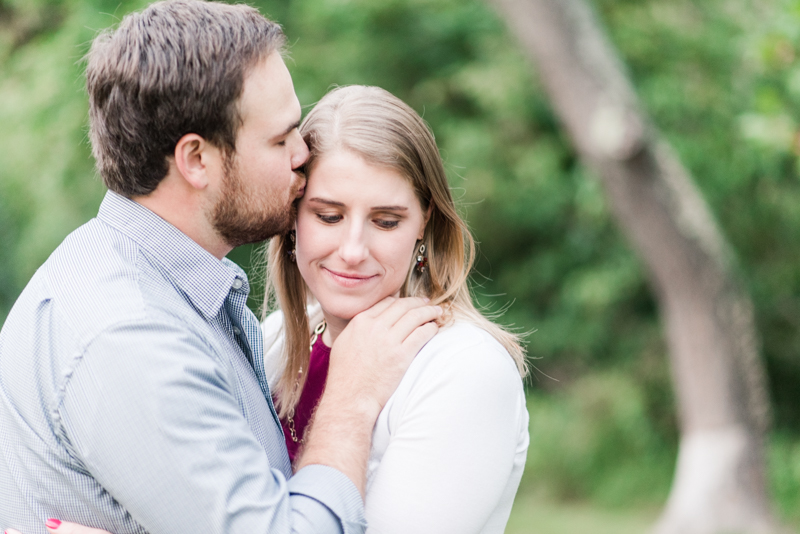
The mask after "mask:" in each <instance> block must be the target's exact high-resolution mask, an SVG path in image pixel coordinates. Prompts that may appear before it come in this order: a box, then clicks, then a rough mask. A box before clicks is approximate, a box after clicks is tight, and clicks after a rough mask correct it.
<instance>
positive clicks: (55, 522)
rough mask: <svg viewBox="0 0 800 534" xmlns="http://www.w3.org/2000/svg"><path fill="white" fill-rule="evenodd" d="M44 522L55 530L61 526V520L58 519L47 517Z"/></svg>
mask: <svg viewBox="0 0 800 534" xmlns="http://www.w3.org/2000/svg"><path fill="white" fill-rule="evenodd" d="M44 524H45V526H46V527H47V528H52V529H53V530H55V529H57V528H58V527H60V526H61V521H59V520H58V519H48V520H47V521H45V522H44Z"/></svg>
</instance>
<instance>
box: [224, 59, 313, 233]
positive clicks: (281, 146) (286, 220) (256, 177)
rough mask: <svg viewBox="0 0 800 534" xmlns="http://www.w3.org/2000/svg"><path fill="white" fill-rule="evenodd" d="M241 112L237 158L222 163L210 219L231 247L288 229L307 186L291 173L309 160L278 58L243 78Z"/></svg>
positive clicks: (296, 104)
mask: <svg viewBox="0 0 800 534" xmlns="http://www.w3.org/2000/svg"><path fill="white" fill-rule="evenodd" d="M239 109H240V113H241V116H242V121H243V123H242V125H241V127H240V128H239V131H238V133H237V136H236V152H235V153H233V154H229V155H228V156H226V158H225V172H224V176H223V179H222V185H221V187H220V189H219V194H218V198H217V199H216V201H215V203H214V204H213V206H212V208H211V214H210V215H211V221H212V224H213V225H214V228H215V229H216V230H217V232H219V234H220V235H221V236H222V237H223V238H224V239H225V241H226V242H227V243H228V244H229V245H230V246H232V247H236V246H239V245H244V244H246V243H255V242H258V241H264V240H265V239H268V238H270V237H272V236H274V235H276V234H281V233H285V232H287V231H288V230H289V229H290V228H291V225H292V221H293V219H294V217H293V210H292V203H293V202H294V200H295V199H296V198H298V197H300V196H302V194H303V189H304V186H305V178H304V177H302V175H300V174H298V173H296V172H294V169H296V168H298V167H300V166H301V165H303V163H305V161H306V159H308V147H306V144H305V143H304V142H303V139H302V138H301V137H300V133H299V132H298V130H297V127H298V125H299V124H300V112H301V111H300V102H299V101H298V100H297V96H296V95H295V93H294V85H293V84H292V78H291V76H290V75H289V71H288V70H287V69H286V65H285V64H284V63H283V59H282V58H281V57H280V55H279V54H277V53H272V54H270V55H269V56H268V57H267V58H265V59H264V60H263V61H261V62H260V63H258V64H257V65H256V66H255V67H254V68H253V69H252V70H251V71H250V73H249V74H248V75H247V77H246V78H245V81H244V88H243V90H242V96H241V98H240V100H239Z"/></svg>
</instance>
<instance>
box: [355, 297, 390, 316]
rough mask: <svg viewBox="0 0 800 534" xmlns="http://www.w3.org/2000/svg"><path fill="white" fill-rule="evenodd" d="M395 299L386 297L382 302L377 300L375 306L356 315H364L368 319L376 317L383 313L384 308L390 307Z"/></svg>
mask: <svg viewBox="0 0 800 534" xmlns="http://www.w3.org/2000/svg"><path fill="white" fill-rule="evenodd" d="M397 300H398V299H397V297H391V296H390V297H386V298H385V299H383V300H379V301H378V302H376V303H375V304H373V305H372V307H371V308H367V309H366V310H364V311H362V312H361V313H359V314H357V315H366V316H369V317H377V316H378V315H380V314H381V313H383V312H384V311H385V310H386V308H388V307H389V306H391V305H392V304H393V303H394V302H395V301H397Z"/></svg>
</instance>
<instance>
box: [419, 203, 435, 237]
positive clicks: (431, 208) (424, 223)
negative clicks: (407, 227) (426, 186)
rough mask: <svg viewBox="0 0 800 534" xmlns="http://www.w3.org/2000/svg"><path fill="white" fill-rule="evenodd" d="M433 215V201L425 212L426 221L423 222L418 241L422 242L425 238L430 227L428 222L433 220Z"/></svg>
mask: <svg viewBox="0 0 800 534" xmlns="http://www.w3.org/2000/svg"><path fill="white" fill-rule="evenodd" d="M431 213H433V201H431V203H430V205H429V206H428V209H427V210H426V211H425V219H424V220H423V221H422V226H421V227H420V229H419V235H418V236H417V241H419V240H421V239H422V238H423V237H425V228H426V227H427V226H428V221H430V220H431Z"/></svg>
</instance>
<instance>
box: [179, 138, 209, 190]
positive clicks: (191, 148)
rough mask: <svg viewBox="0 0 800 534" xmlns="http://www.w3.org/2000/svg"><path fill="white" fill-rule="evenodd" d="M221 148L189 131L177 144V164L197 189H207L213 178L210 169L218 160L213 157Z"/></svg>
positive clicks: (184, 176)
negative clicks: (213, 160)
mask: <svg viewBox="0 0 800 534" xmlns="http://www.w3.org/2000/svg"><path fill="white" fill-rule="evenodd" d="M218 152H219V150H218V149H217V148H216V147H214V146H213V145H211V144H209V142H208V141H206V140H205V139H203V138H202V137H201V136H199V135H197V134H194V133H189V134H186V135H184V136H183V137H181V138H180V139H179V140H178V142H177V143H176V144H175V153H174V157H175V166H176V167H177V168H178V172H180V174H181V176H183V179H184V180H186V182H187V183H188V184H189V185H190V186H192V187H194V188H195V189H205V188H206V187H208V184H209V182H210V180H211V176H210V175H209V174H210V171H211V169H212V167H214V166H216V165H215V164H216V163H218V162H212V161H211V159H212V158H214V156H215V155H218Z"/></svg>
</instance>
